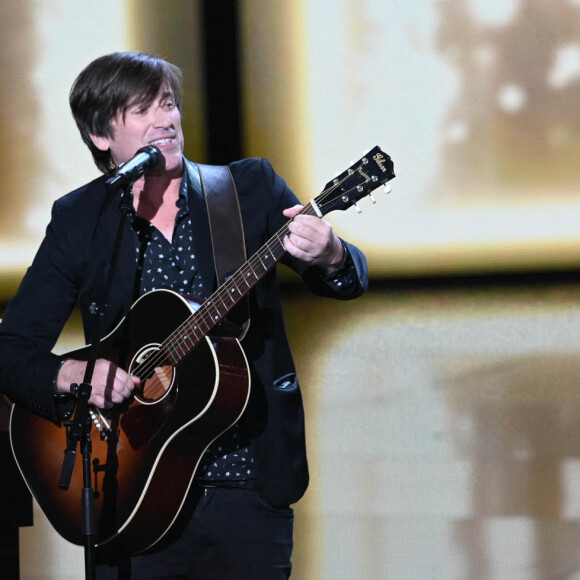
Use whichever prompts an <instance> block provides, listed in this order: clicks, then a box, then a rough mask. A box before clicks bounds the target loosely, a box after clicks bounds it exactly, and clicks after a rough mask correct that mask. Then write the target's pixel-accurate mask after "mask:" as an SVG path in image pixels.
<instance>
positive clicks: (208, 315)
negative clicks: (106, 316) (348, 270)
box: [162, 202, 317, 365]
mask: <svg viewBox="0 0 580 580" xmlns="http://www.w3.org/2000/svg"><path fill="white" fill-rule="evenodd" d="M316 213H317V212H316V210H315V208H314V206H313V203H312V202H310V203H308V204H306V205H305V206H304V207H303V208H302V209H301V210H300V212H299V214H302V215H316ZM288 223H289V222H288ZM288 223H286V224H285V225H284V226H282V227H281V228H280V229H279V230H278V231H277V232H276V233H275V234H274V235H273V236H272V237H271V238H270V239H269V240H268V241H267V242H266V243H265V244H264V245H263V246H262V247H261V248H260V249H259V250H258V251H257V252H256V253H255V254H254V255H253V256H252V257H251V258H250V259H249V260H247V261H246V262H245V263H244V264H243V265H242V266H241V267H240V268H239V269H238V270H236V271H235V272H234V274H233V275H232V276H231V277H229V278H228V279H227V280H226V281H225V282H224V283H223V284H222V285H221V286H219V288H218V289H217V290H216V291H215V292H214V293H213V294H212V295H211V296H210V297H209V298H208V299H207V300H206V301H205V302H204V303H203V304H202V305H201V306H200V307H199V308H198V309H197V310H196V311H195V312H194V313H193V314H192V315H191V316H190V317H189V318H188V319H187V320H186V321H185V322H184V323H183V324H182V325H181V326H180V327H179V328H177V329H176V330H175V331H174V332H172V333H171V335H170V336H169V337H168V338H167V339H166V340H165V342H164V343H163V346H162V348H163V350H164V351H165V352H166V355H167V357H168V360H169V361H170V362H171V364H173V365H176V364H178V363H179V362H180V361H181V360H183V358H185V356H187V354H189V353H190V352H191V350H192V349H193V348H195V346H197V344H199V342H200V341H201V340H203V339H204V338H205V337H206V336H207V335H208V334H209V332H210V331H211V330H212V329H213V328H214V327H215V326H216V325H217V324H218V323H219V322H220V321H221V320H222V319H223V318H224V317H225V316H226V315H227V314H228V312H230V310H232V309H233V308H234V306H236V304H238V303H239V302H240V300H241V299H242V298H243V297H244V296H245V295H246V294H247V293H248V292H249V291H250V290H251V289H252V288H253V287H254V286H255V285H256V284H257V283H258V282H259V281H260V280H261V279H262V278H263V277H264V276H265V275H266V274H267V273H268V272H269V271H270V270H271V269H272V268H273V267H274V266H275V265H276V264H277V263H278V262H279V261H280V260H281V259H282V256H283V255H284V253H285V252H286V249H285V248H284V242H283V240H284V238H285V237H286V236H287V235H289V232H290V231H289V228H288Z"/></svg>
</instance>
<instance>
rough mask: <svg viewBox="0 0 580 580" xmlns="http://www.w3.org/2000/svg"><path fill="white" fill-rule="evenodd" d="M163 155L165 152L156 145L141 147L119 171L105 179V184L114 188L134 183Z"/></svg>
mask: <svg viewBox="0 0 580 580" xmlns="http://www.w3.org/2000/svg"><path fill="white" fill-rule="evenodd" d="M161 157H163V154H162V153H161V151H160V150H159V148H158V147H155V145H148V146H147V147H141V149H139V151H137V153H135V155H134V156H133V158H132V159H129V161H127V163H123V164H122V165H121V167H119V169H118V170H117V173H115V175H113V176H111V177H109V179H107V181H105V185H106V186H107V187H109V188H113V187H125V186H126V185H130V184H133V183H134V182H135V181H137V179H139V178H140V177H141V176H142V175H143V174H144V173H145V172H146V171H149V170H150V169H153V168H154V167H155V166H156V165H157V164H158V163H159V161H161Z"/></svg>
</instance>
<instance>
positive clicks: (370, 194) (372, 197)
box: [369, 193, 377, 203]
mask: <svg viewBox="0 0 580 580" xmlns="http://www.w3.org/2000/svg"><path fill="white" fill-rule="evenodd" d="M369 197H370V198H371V202H372V203H377V200H376V199H375V198H374V196H373V194H372V193H369Z"/></svg>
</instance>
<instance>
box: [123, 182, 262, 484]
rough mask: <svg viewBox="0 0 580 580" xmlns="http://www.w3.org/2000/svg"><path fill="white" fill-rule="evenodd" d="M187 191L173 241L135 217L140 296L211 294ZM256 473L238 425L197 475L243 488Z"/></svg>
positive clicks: (218, 442) (219, 441)
mask: <svg viewBox="0 0 580 580" xmlns="http://www.w3.org/2000/svg"><path fill="white" fill-rule="evenodd" d="M187 192H188V186H187V179H183V181H182V184H181V189H180V191H179V199H178V201H177V207H178V212H177V216H176V218H175V228H174V232H173V241H172V242H169V240H167V238H165V236H164V235H163V234H162V233H161V232H160V231H159V230H158V229H157V228H156V227H155V226H154V225H152V224H151V223H150V222H148V221H147V220H145V219H143V218H141V217H139V216H136V215H134V216H133V232H134V234H135V241H136V255H135V260H136V262H137V269H138V273H137V275H138V276H139V280H140V294H144V293H146V292H150V291H151V290H156V289H159V288H167V289H170V290H174V291H175V292H179V293H185V294H188V295H189V296H193V297H194V298H195V297H197V298H199V297H207V295H208V292H206V289H205V288H204V287H203V283H202V281H201V277H200V274H199V267H198V263H197V254H196V249H195V240H194V235H193V228H192V221H191V218H190V215H189V203H188V195H187ZM210 290H211V289H210ZM255 471H256V469H255V462H254V456H253V454H252V452H251V449H250V448H249V441H248V440H246V438H245V437H244V436H243V433H242V430H241V429H240V427H239V426H238V425H235V426H234V427H232V428H231V429H229V430H228V431H226V433H224V434H223V435H222V436H220V437H219V438H218V439H217V440H216V441H215V442H214V443H213V444H212V445H211V446H210V447H209V448H208V449H207V451H206V453H205V455H204V456H203V458H202V462H201V465H200V467H199V469H198V471H197V474H196V475H197V477H198V478H199V479H202V480H208V481H212V482H220V481H221V482H228V484H230V485H235V484H236V482H238V484H239V485H243V484H244V482H247V481H248V480H253V479H255V477H256V473H255Z"/></svg>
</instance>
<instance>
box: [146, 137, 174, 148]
mask: <svg viewBox="0 0 580 580" xmlns="http://www.w3.org/2000/svg"><path fill="white" fill-rule="evenodd" d="M172 142H173V137H165V138H164V139H157V140H156V141H151V143H150V145H155V146H156V147H163V146H164V145H169V144H170V143H172Z"/></svg>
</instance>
